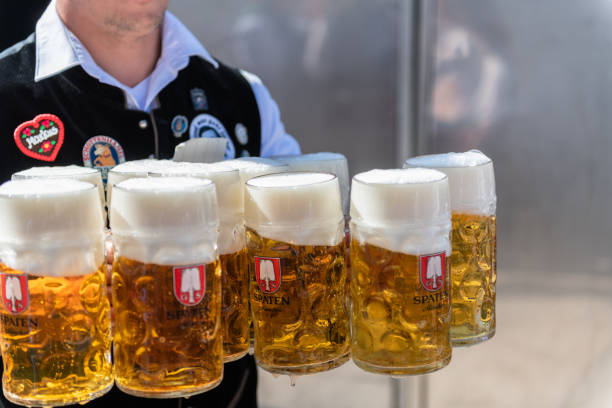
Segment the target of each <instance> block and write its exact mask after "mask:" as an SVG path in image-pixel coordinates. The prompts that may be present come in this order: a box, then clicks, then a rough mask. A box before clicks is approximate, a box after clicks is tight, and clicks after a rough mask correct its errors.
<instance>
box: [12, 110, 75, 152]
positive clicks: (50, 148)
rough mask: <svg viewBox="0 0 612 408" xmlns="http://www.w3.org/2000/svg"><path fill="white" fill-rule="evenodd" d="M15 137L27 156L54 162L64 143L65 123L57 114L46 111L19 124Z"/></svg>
mask: <svg viewBox="0 0 612 408" xmlns="http://www.w3.org/2000/svg"><path fill="white" fill-rule="evenodd" d="M14 137H15V143H16V144H17V147H18V148H19V150H21V152H22V153H23V154H25V155H26V156H28V157H31V158H33V159H37V160H42V161H48V162H52V161H55V159H56V158H57V154H58V153H59V151H60V149H61V148H62V144H64V124H63V123H62V121H61V120H60V119H59V118H58V117H57V116H55V115H51V114H49V113H44V114H42V115H38V116H36V117H35V118H34V119H33V120H30V121H28V122H25V123H22V124H21V125H19V126H18V127H17V129H15V133H14Z"/></svg>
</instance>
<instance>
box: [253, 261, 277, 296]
mask: <svg viewBox="0 0 612 408" xmlns="http://www.w3.org/2000/svg"><path fill="white" fill-rule="evenodd" d="M280 265H281V264H280V258H266V257H263V256H256V257H255V276H256V277H257V284H258V285H259V289H261V291H262V292H263V293H267V294H272V293H275V292H276V291H278V290H279V289H280V285H281V266H280Z"/></svg>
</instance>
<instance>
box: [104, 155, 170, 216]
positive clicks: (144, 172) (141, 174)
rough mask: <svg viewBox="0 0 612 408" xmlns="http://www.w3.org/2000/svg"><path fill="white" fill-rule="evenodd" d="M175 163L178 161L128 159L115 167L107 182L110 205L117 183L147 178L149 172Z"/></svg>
mask: <svg viewBox="0 0 612 408" xmlns="http://www.w3.org/2000/svg"><path fill="white" fill-rule="evenodd" d="M175 165H176V163H175V162H173V161H172V160H157V159H143V160H132V161H127V162H124V163H121V164H119V165H117V166H115V167H113V168H112V169H111V170H110V171H109V172H108V180H107V183H106V188H107V191H108V197H107V205H108V206H109V207H110V203H111V198H112V192H113V187H114V186H115V184H117V183H121V182H122V181H125V180H130V179H133V178H145V177H148V176H149V173H151V172H153V171H156V170H161V169H164V168H168V167H172V166H175Z"/></svg>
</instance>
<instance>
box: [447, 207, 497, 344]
mask: <svg viewBox="0 0 612 408" xmlns="http://www.w3.org/2000/svg"><path fill="white" fill-rule="evenodd" d="M452 220H453V230H452V244H453V254H452V256H451V258H450V264H451V269H452V302H453V310H452V318H451V324H452V328H451V334H452V337H453V339H456V340H454V341H453V344H455V343H456V344H461V343H462V342H466V344H470V343H472V342H473V341H474V340H478V341H482V340H485V339H487V338H490V337H492V336H493V335H494V334H495V283H496V281H497V271H496V268H497V265H496V264H495V244H496V238H495V232H496V217H495V216H484V215H471V214H453V216H452Z"/></svg>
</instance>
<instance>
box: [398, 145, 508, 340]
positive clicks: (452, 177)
mask: <svg viewBox="0 0 612 408" xmlns="http://www.w3.org/2000/svg"><path fill="white" fill-rule="evenodd" d="M406 166H421V167H429V168H435V169H437V170H439V171H441V172H443V173H445V174H446V175H447V176H448V179H449V185H450V192H451V209H452V221H453V229H452V245H453V255H452V256H451V258H450V263H451V282H452V306H453V307H452V318H451V341H452V343H453V346H462V345H472V344H477V343H480V342H483V341H485V340H487V339H490V338H491V337H493V335H494V334H495V283H496V281H497V221H496V220H497V219H496V216H495V210H496V203H497V197H496V195H495V175H494V172H493V161H492V160H491V159H490V158H488V157H487V156H485V155H484V154H483V153H481V152H480V151H478V150H470V151H469V152H465V153H448V154H437V155H429V156H420V157H415V158H412V159H408V160H407V161H406Z"/></svg>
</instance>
